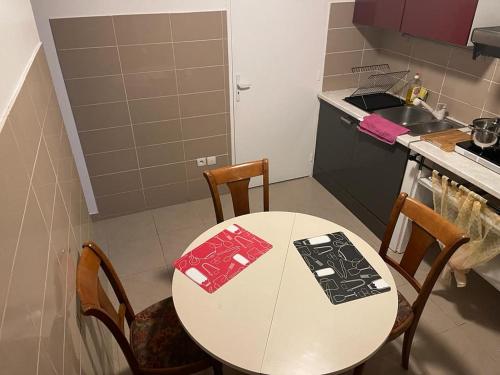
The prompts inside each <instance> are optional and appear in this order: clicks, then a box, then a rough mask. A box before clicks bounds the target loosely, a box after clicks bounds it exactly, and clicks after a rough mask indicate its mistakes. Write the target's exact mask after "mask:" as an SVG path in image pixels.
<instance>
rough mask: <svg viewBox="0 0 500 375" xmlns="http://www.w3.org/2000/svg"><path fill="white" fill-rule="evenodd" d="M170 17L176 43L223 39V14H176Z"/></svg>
mask: <svg viewBox="0 0 500 375" xmlns="http://www.w3.org/2000/svg"><path fill="white" fill-rule="evenodd" d="M170 17H171V20H172V36H173V39H174V41H175V42H182V41H186V40H206V39H220V38H222V37H223V29H222V22H223V19H222V12H196V13H175V14H172V15H171V16H170Z"/></svg>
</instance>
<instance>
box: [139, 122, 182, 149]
mask: <svg viewBox="0 0 500 375" xmlns="http://www.w3.org/2000/svg"><path fill="white" fill-rule="evenodd" d="M134 136H135V143H136V145H137V146H138V147H140V146H149V145H154V144H158V143H167V142H174V141H180V140H182V128H181V122H180V120H171V121H160V122H152V123H148V124H140V125H134Z"/></svg>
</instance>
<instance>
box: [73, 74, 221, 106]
mask: <svg viewBox="0 0 500 375" xmlns="http://www.w3.org/2000/svg"><path fill="white" fill-rule="evenodd" d="M116 77H118V76H116ZM121 77H122V81H123V85H124V91H125V100H113V101H108V102H98V103H87V104H76V105H72V106H71V108H85V107H91V106H97V105H103V104H116V103H124V102H127V103H128V102H137V101H141V100H151V99H165V98H173V97H175V96H189V95H200V94H211V93H216V92H221V91H224V89H218V90H206V91H198V92H189V93H185V94H176V95H159V96H149V97H144V98H128V97H127V92H126V91H127V90H126V87H125V79H124V78H123V76H121Z"/></svg>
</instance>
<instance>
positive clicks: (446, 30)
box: [353, 0, 500, 45]
mask: <svg viewBox="0 0 500 375" xmlns="http://www.w3.org/2000/svg"><path fill="white" fill-rule="evenodd" d="M495 1H498V0H482V2H481V3H480V4H479V8H478V0H356V4H355V8H354V18H353V22H354V23H357V24H361V25H368V26H374V27H381V28H385V29H390V30H395V31H401V32H403V33H407V34H410V35H413V36H416V37H422V38H428V39H432V40H438V41H442V42H447V43H452V44H458V45H467V44H468V42H469V38H470V34H471V31H472V27H473V25H474V27H479V26H493V24H495V22H497V23H500V16H498V12H493V13H492V12H491V8H492V6H493V5H492V4H493V2H495ZM496 7H498V4H497V5H496Z"/></svg>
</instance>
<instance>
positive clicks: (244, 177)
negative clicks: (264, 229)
mask: <svg viewBox="0 0 500 375" xmlns="http://www.w3.org/2000/svg"><path fill="white" fill-rule="evenodd" d="M203 175H204V176H205V179H206V180H207V182H208V186H209V187H210V192H211V193H212V200H213V202H214V209H215V216H216V218H217V223H221V222H223V221H224V213H223V212H222V204H221V201H220V194H219V189H218V185H222V184H227V186H228V187H229V191H230V192H231V198H232V201H233V209H234V215H235V216H241V215H246V214H249V213H250V204H249V197H248V185H249V183H250V178H252V177H257V176H263V178H264V189H263V198H264V211H269V162H268V160H267V159H263V160H258V161H252V162H248V163H244V164H239V165H233V166H230V167H222V168H217V169H212V170H209V171H205V172H204V173H203Z"/></svg>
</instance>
